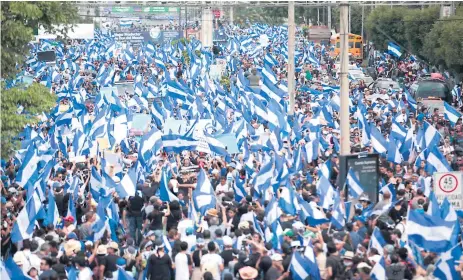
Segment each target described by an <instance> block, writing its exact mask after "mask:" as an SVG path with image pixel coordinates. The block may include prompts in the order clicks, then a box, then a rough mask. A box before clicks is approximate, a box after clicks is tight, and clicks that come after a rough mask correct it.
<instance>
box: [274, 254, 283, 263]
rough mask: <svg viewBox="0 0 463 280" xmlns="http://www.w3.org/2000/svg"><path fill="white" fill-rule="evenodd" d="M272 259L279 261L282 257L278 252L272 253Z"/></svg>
mask: <svg viewBox="0 0 463 280" xmlns="http://www.w3.org/2000/svg"><path fill="white" fill-rule="evenodd" d="M271 259H272V261H276V262H281V261H282V260H283V257H282V256H281V255H280V254H273V255H272V257H271Z"/></svg>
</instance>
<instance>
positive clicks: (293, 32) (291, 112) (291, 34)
mask: <svg viewBox="0 0 463 280" xmlns="http://www.w3.org/2000/svg"><path fill="white" fill-rule="evenodd" d="M295 29H296V28H295V25H294V1H288V94H289V112H288V114H289V115H290V116H292V115H294V103H295V102H294V99H295V98H294V94H295V92H294V82H295V75H294V42H295V37H296V30H295Z"/></svg>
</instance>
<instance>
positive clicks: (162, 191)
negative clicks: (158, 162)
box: [159, 168, 178, 202]
mask: <svg viewBox="0 0 463 280" xmlns="http://www.w3.org/2000/svg"><path fill="white" fill-rule="evenodd" d="M159 198H160V199H161V200H162V201H164V202H172V201H174V200H177V201H178V197H177V196H175V194H173V193H172V192H171V191H170V189H169V181H168V180H167V173H166V170H165V169H164V168H163V169H162V173H161V182H160V184H159Z"/></svg>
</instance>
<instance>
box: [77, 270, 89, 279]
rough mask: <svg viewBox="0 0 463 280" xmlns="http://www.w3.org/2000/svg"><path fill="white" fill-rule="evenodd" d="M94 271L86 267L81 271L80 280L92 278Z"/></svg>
mask: <svg viewBox="0 0 463 280" xmlns="http://www.w3.org/2000/svg"><path fill="white" fill-rule="evenodd" d="M92 275H93V272H92V270H91V269H90V268H88V267H84V268H83V269H82V270H80V271H79V277H78V278H77V279H78V280H87V279H92Z"/></svg>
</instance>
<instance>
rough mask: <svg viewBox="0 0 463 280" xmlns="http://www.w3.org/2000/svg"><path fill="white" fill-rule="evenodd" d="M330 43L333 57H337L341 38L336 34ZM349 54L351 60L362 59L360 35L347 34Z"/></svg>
mask: <svg viewBox="0 0 463 280" xmlns="http://www.w3.org/2000/svg"><path fill="white" fill-rule="evenodd" d="M333 37H334V38H333V40H332V41H331V43H332V44H333V45H334V53H333V55H334V56H338V55H339V53H340V51H341V49H340V47H341V36H340V35H339V34H336V35H335V36H333ZM349 54H350V56H351V58H352V59H355V60H362V59H363V38H362V36H360V35H357V34H352V33H349Z"/></svg>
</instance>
